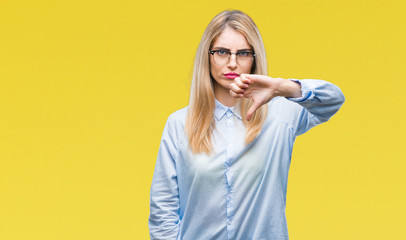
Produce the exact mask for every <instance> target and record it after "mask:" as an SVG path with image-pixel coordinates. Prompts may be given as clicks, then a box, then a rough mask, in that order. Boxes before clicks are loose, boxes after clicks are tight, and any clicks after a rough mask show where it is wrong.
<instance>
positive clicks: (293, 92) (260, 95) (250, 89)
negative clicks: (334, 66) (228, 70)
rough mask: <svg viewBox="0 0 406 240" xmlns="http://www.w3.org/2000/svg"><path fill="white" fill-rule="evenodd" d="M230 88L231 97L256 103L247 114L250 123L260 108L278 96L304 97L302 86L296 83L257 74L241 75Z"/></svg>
mask: <svg viewBox="0 0 406 240" xmlns="http://www.w3.org/2000/svg"><path fill="white" fill-rule="evenodd" d="M229 88H230V94H231V96H233V97H236V98H243V97H245V98H251V99H252V100H253V102H254V103H253V104H252V106H251V107H250V108H249V109H248V112H247V120H248V121H249V120H250V119H251V116H252V115H253V114H254V112H255V111H256V110H257V109H258V108H260V107H261V106H262V105H264V104H265V103H267V102H269V101H270V100H271V99H272V98H274V97H276V96H284V97H300V96H301V95H302V92H301V89H300V84H298V83H296V82H293V81H290V80H287V79H283V78H272V77H269V76H265V75H255V74H241V75H240V76H239V77H237V78H235V79H234V82H233V83H231V84H230V86H229Z"/></svg>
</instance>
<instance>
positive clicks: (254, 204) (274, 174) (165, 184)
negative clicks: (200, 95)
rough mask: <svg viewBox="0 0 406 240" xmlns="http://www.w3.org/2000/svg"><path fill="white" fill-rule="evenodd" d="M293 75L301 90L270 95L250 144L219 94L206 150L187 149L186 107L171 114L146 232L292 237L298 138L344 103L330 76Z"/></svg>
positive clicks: (204, 238) (257, 239)
mask: <svg viewBox="0 0 406 240" xmlns="http://www.w3.org/2000/svg"><path fill="white" fill-rule="evenodd" d="M291 80H292V81H296V82H299V83H300V84H301V89H302V97H300V98H285V97H275V98H273V99H272V100H271V101H270V102H269V103H268V106H267V107H268V108H269V111H268V116H267V119H266V121H265V123H264V125H263V127H262V130H261V133H260V134H259V135H258V137H257V138H256V139H255V140H254V141H253V142H252V143H251V144H249V145H245V144H244V139H245V127H244V125H243V122H242V120H241V114H240V111H239V109H238V105H236V106H235V107H227V106H224V105H223V104H221V103H220V102H219V101H217V100H216V108H215V113H214V116H215V126H216V128H215V130H214V131H213V138H212V144H213V148H214V150H213V152H212V153H211V154H210V155H207V154H205V153H201V154H193V153H192V152H191V151H190V149H189V148H188V139H187V137H186V134H185V132H184V128H185V120H186V113H187V109H188V108H187V107H186V108H183V109H180V110H178V111H176V112H174V113H172V114H171V115H170V116H169V118H168V120H167V122H166V125H165V128H164V132H163V135H162V140H161V144H160V147H159V152H158V158H157V161H156V166H155V172H154V176H153V180H152V186H151V199H150V216H149V229H150V236H151V239H174V240H177V239H178V240H179V239H182V240H212V239H213V240H217V239H220V240H222V239H224V240H225V239H233V240H248V239H252V240H278V239H283V240H286V239H289V236H288V229H287V223H286V215H285V207H286V189H287V181H288V172H289V166H290V160H291V155H292V149H293V143H294V142H295V138H296V136H298V135H300V134H303V133H305V132H306V131H308V130H309V129H310V128H312V127H314V126H316V125H318V124H320V123H323V122H326V121H327V120H328V119H329V118H330V117H331V116H333V115H334V114H335V113H336V112H337V111H338V109H339V108H340V107H341V105H342V104H343V103H344V95H343V94H342V92H341V90H340V89H339V88H338V87H337V86H335V85H333V84H331V83H328V82H326V81H323V80H311V79H306V80H297V79H291Z"/></svg>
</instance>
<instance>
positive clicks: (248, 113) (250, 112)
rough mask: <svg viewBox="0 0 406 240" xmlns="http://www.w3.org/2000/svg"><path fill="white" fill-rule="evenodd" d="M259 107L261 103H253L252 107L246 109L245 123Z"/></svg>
mask: <svg viewBox="0 0 406 240" xmlns="http://www.w3.org/2000/svg"><path fill="white" fill-rule="evenodd" d="M259 107H261V103H259V102H254V103H253V104H252V106H251V107H250V108H249V109H248V111H247V121H249V120H250V119H251V117H252V115H253V114H254V112H255V111H256V110H257V109H258V108H259Z"/></svg>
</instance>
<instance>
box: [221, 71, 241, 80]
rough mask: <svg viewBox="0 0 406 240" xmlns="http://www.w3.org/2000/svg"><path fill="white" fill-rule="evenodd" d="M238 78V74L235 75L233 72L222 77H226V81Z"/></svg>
mask: <svg viewBox="0 0 406 240" xmlns="http://www.w3.org/2000/svg"><path fill="white" fill-rule="evenodd" d="M238 76H240V74H238V73H235V72H229V73H226V74H224V77H226V78H228V79H234V78H236V77H238Z"/></svg>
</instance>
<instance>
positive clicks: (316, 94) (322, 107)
mask: <svg viewBox="0 0 406 240" xmlns="http://www.w3.org/2000/svg"><path fill="white" fill-rule="evenodd" d="M289 80H291V81H295V82H297V83H299V84H300V85H301V90H302V96H301V97H298V98H287V99H288V100H290V101H293V102H296V103H298V104H299V105H301V106H302V107H303V108H302V109H301V111H300V114H299V119H298V122H297V128H296V133H295V135H296V136H298V135H301V134H303V133H305V132H307V131H308V130H310V129H311V128H312V127H314V126H316V125H318V124H320V123H323V122H326V121H328V120H329V119H330V118H331V117H332V116H333V115H334V114H335V113H336V112H337V111H338V110H339V109H340V107H341V105H343V103H344V101H345V97H344V94H343V93H342V91H341V90H340V88H339V87H337V86H336V85H334V84H332V83H329V82H327V81H324V80H315V79H303V80H298V79H292V78H291V79H289Z"/></svg>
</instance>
